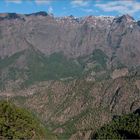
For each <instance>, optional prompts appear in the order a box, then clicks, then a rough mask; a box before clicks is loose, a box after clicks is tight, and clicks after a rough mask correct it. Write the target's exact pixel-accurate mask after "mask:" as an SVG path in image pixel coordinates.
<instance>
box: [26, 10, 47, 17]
mask: <svg viewBox="0 0 140 140" xmlns="http://www.w3.org/2000/svg"><path fill="white" fill-rule="evenodd" d="M48 15H49V14H48V13H47V12H45V11H40V12H36V13H32V14H26V16H48Z"/></svg>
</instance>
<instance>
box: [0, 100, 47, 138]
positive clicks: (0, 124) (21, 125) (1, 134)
mask: <svg viewBox="0 0 140 140" xmlns="http://www.w3.org/2000/svg"><path fill="white" fill-rule="evenodd" d="M44 138H45V129H44V127H43V126H42V125H41V124H40V123H39V122H38V121H37V119H36V118H34V117H33V116H32V115H31V114H30V113H29V112H28V111H26V110H24V109H21V108H19V107H16V106H15V105H14V104H12V103H10V102H6V101H1V102H0V139H22V140H24V139H44Z"/></svg>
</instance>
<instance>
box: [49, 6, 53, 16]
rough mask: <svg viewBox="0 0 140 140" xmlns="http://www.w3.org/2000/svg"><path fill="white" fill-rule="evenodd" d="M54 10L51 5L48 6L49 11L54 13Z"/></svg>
mask: <svg viewBox="0 0 140 140" xmlns="http://www.w3.org/2000/svg"><path fill="white" fill-rule="evenodd" d="M52 12H53V8H52V6H49V8H48V13H50V14H51V13H52Z"/></svg>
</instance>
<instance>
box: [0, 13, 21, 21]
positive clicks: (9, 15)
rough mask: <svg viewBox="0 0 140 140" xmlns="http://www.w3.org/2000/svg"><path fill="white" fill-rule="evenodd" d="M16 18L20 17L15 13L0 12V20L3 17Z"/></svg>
mask: <svg viewBox="0 0 140 140" xmlns="http://www.w3.org/2000/svg"><path fill="white" fill-rule="evenodd" d="M18 18H21V17H20V15H19V14H17V13H3V14H0V20H4V19H18Z"/></svg>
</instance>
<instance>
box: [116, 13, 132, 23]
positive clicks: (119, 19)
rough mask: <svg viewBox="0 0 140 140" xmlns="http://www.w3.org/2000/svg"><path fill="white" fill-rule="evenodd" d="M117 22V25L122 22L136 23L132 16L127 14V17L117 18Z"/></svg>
mask: <svg viewBox="0 0 140 140" xmlns="http://www.w3.org/2000/svg"><path fill="white" fill-rule="evenodd" d="M115 21H116V23H121V22H126V21H127V22H133V21H135V19H134V18H133V17H132V16H130V15H128V14H126V15H122V16H119V17H116V18H115Z"/></svg>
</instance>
